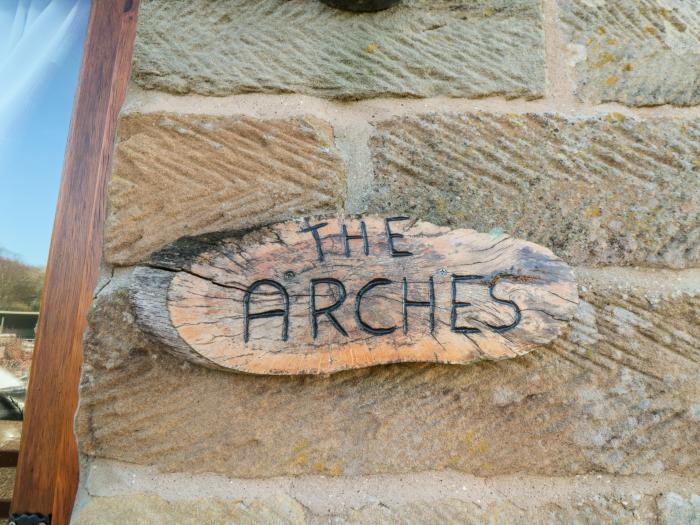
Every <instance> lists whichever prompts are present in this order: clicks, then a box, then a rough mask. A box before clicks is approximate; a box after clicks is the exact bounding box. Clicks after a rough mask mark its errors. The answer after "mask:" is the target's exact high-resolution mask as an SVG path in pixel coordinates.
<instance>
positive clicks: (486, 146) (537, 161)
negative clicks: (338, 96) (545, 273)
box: [369, 113, 700, 267]
mask: <svg viewBox="0 0 700 525" xmlns="http://www.w3.org/2000/svg"><path fill="white" fill-rule="evenodd" d="M370 146H371V149H372V155H373V163H374V171H375V182H374V190H373V194H372V195H371V197H370V202H369V211H371V212H373V213H384V212H391V213H405V214H407V215H410V216H412V217H421V218H422V219H424V220H428V221H430V222H433V223H435V224H447V225H450V226H466V227H469V228H474V229H476V230H477V231H489V230H491V229H493V228H495V229H503V230H505V231H506V232H508V233H510V234H511V235H513V236H514V237H518V238H524V239H527V240H530V241H533V242H536V243H538V244H542V245H544V246H547V247H548V248H550V249H551V250H552V251H554V253H556V254H557V255H559V256H561V257H562V258H563V259H564V260H566V261H567V262H568V263H570V264H595V265H598V264H601V265H602V264H623V265H628V264H644V263H646V264H651V265H667V266H671V267H685V266H692V265H694V264H697V263H698V262H699V261H700V157H699V156H698V151H700V121H698V120H691V121H675V120H648V121H639V120H636V119H631V118H625V117H623V116H622V115H620V114H616V113H611V114H609V115H607V116H605V117H601V118H580V119H567V118H564V117H561V116H555V115H539V114H526V115H496V114H487V113H478V114H461V115H460V114H427V115H422V116H416V117H412V116H411V117H400V118H394V119H391V120H388V121H384V122H381V123H379V124H378V125H377V127H376V131H375V134H374V135H373V137H372V139H371V144H370Z"/></svg>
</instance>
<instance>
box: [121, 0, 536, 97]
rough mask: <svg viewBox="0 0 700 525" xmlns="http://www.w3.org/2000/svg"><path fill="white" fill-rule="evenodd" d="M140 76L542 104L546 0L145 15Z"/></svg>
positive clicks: (238, 3)
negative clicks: (358, 10)
mask: <svg viewBox="0 0 700 525" xmlns="http://www.w3.org/2000/svg"><path fill="white" fill-rule="evenodd" d="M133 77H134V79H135V81H136V82H137V83H138V84H139V85H141V86H143V87H145V88H150V89H160V90H163V91H169V92H174V93H187V92H194V93H202V94H208V95H225V94H235V93H244V92H252V91H255V92H295V93H306V94H313V95H318V96H323V97H330V98H364V97H377V96H390V95H414V96H421V97H424V96H434V95H451V96H465V97H480V96H485V95H496V94H503V95H506V96H510V97H517V96H525V97H539V96H542V95H543V92H544V37H543V31H542V15H541V10H540V2H539V0H470V1H466V0H439V1H432V0H404V1H403V2H402V3H401V5H399V6H397V7H395V8H392V9H389V10H387V11H383V12H380V13H374V14H351V13H347V12H343V11H340V10H336V9H331V8H329V7H327V6H325V5H323V4H322V3H321V2H317V1H313V2H308V1H304V0H291V1H284V0H262V1H260V0H196V1H191V2H172V1H170V0H150V1H144V2H142V4H141V11H140V13H139V26H138V35H137V39H136V46H135V52H134V68H133Z"/></svg>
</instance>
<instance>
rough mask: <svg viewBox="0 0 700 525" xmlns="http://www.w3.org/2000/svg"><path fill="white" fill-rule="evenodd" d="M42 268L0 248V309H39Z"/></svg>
mask: <svg viewBox="0 0 700 525" xmlns="http://www.w3.org/2000/svg"><path fill="white" fill-rule="evenodd" d="M43 285H44V269H43V268H39V267H36V266H29V265H28V264H24V263H23V262H21V261H18V260H17V259H15V258H13V257H11V256H9V255H8V254H7V253H6V252H5V251H3V250H2V249H1V248H0V310H15V311H20V312H37V311H39V301H40V297H41V288H42V286H43Z"/></svg>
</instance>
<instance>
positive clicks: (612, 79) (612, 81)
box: [606, 75, 620, 87]
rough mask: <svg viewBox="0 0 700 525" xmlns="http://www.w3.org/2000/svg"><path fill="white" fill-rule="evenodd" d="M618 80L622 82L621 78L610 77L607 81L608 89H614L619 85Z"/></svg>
mask: <svg viewBox="0 0 700 525" xmlns="http://www.w3.org/2000/svg"><path fill="white" fill-rule="evenodd" d="M618 80H620V78H619V77H616V76H615V75H612V76H609V77H608V80H607V81H606V83H607V84H608V87H613V86H614V85H615V84H617V81H618Z"/></svg>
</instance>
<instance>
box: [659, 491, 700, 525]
mask: <svg viewBox="0 0 700 525" xmlns="http://www.w3.org/2000/svg"><path fill="white" fill-rule="evenodd" d="M656 504H657V507H658V512H659V523H660V524H661V525H685V524H688V525H692V524H697V523H700V496H698V495H697V494H692V495H691V496H690V497H688V498H684V497H683V496H681V495H680V494H676V493H675V492H669V493H668V494H664V495H663V496H661V497H660V498H659V499H658V500H657V502H656Z"/></svg>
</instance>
